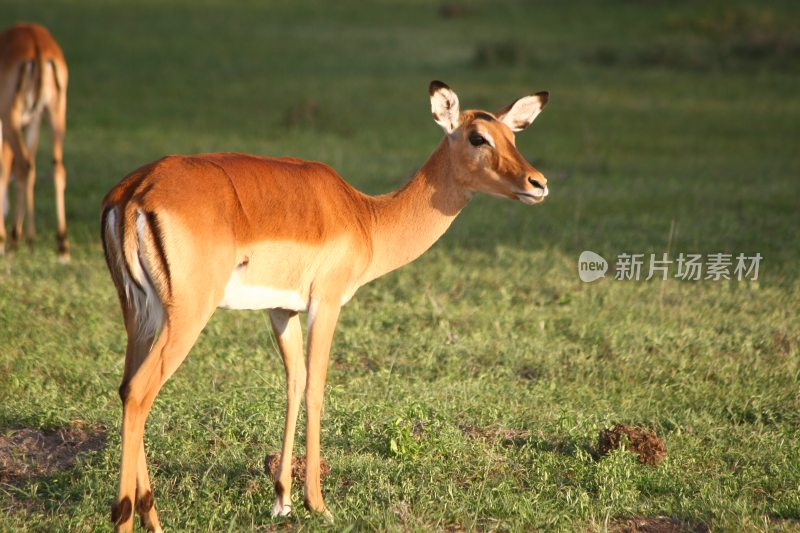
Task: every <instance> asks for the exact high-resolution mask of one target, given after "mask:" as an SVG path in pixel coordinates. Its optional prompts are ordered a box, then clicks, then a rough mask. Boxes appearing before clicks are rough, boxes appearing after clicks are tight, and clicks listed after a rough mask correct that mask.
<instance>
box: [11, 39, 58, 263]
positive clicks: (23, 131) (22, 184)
mask: <svg viewBox="0 0 800 533" xmlns="http://www.w3.org/2000/svg"><path fill="white" fill-rule="evenodd" d="M67 82H68V71H67V63H66V61H65V59H64V54H63V53H62V51H61V48H60V47H59V46H58V43H56V41H55V39H53V37H52V36H51V35H50V33H49V32H48V31H47V29H46V28H44V27H43V26H39V25H37V24H18V25H16V26H12V27H11V28H8V29H7V30H5V31H4V32H3V33H1V34H0V123H2V143H0V209H2V206H3V204H4V202H5V199H6V198H7V195H8V184H9V180H10V176H11V175H12V174H13V175H14V177H15V179H16V181H17V195H16V202H15V203H16V206H15V209H14V220H13V224H12V230H11V236H12V240H11V245H12V246H13V245H15V244H16V241H17V240H19V239H20V238H22V234H23V225H25V229H26V236H27V239H28V241H29V242H33V240H34V238H35V236H36V231H35V228H34V221H33V188H34V183H35V181H36V151H37V149H38V146H39V127H40V122H41V118H42V114H43V113H44V112H46V113H47V115H48V118H49V122H50V127H51V129H52V131H53V181H54V184H55V188H56V216H57V218H58V229H57V231H56V240H57V243H58V244H57V249H58V254H59V257H60V259H61V260H62V261H66V260H68V259H69V241H68V239H67V223H66V217H65V214H64V189H65V187H66V179H67V177H66V171H65V170H64V165H63V161H62V159H63V143H64V134H65V133H66V112H67ZM5 237H6V229H5V220H3V221H2V223H0V253H2V252H3V251H4V246H3V244H4V242H5Z"/></svg>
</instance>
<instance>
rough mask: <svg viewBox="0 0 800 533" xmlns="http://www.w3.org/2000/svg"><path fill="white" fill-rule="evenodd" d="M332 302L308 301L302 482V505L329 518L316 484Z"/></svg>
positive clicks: (334, 310) (336, 309)
mask: <svg viewBox="0 0 800 533" xmlns="http://www.w3.org/2000/svg"><path fill="white" fill-rule="evenodd" d="M335 302H336V303H329V302H316V301H312V303H311V308H310V310H309V313H308V363H307V366H308V379H307V380H306V486H305V502H304V503H305V506H306V509H308V510H309V511H313V512H318V513H323V514H324V515H325V516H326V517H327V518H328V519H329V520H333V516H332V515H331V513H330V511H328V508H327V507H326V506H325V501H324V500H323V498H322V488H321V486H320V473H319V465H320V443H319V428H320V415H321V411H322V400H323V396H324V394H325V378H326V377H327V373H328V357H329V355H330V350H331V343H332V341H333V332H334V330H335V329H336V321H337V319H338V318H339V310H340V305H339V303H338V302H339V300H338V299H337V300H335Z"/></svg>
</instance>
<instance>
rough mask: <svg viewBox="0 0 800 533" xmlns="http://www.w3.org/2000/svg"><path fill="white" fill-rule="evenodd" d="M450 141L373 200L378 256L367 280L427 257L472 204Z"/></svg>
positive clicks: (374, 233) (373, 228) (371, 207)
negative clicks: (399, 183) (456, 171)
mask: <svg viewBox="0 0 800 533" xmlns="http://www.w3.org/2000/svg"><path fill="white" fill-rule="evenodd" d="M447 143H448V139H447V137H445V138H444V139H443V140H442V142H441V144H440V145H439V147H438V148H437V149H436V151H435V152H434V153H433V154H432V155H431V156H430V158H428V160H427V161H426V162H425V164H424V165H423V166H422V168H420V169H419V170H418V171H417V173H416V174H415V175H414V177H412V178H411V180H410V181H409V182H408V183H407V184H406V185H405V187H403V188H402V189H400V190H398V191H395V192H392V193H389V194H385V195H381V196H376V197H372V198H368V200H367V201H368V203H369V204H370V211H371V213H372V218H373V220H372V246H373V256H372V261H371V264H370V267H369V269H368V271H367V275H366V279H365V283H366V282H367V281H370V280H373V279H375V278H377V277H379V276H381V275H383V274H385V273H387V272H390V271H392V270H395V269H396V268H399V267H401V266H403V265H405V264H407V263H409V262H411V261H413V260H414V259H416V258H417V257H419V256H420V255H422V254H423V253H424V252H425V251H426V250H427V249H428V248H430V247H431V246H433V244H434V243H435V242H436V241H437V240H439V238H440V237H441V236H442V235H443V234H444V232H445V231H446V230H447V228H448V227H450V224H451V223H452V222H453V219H455V217H456V216H458V214H459V213H460V212H461V210H462V209H463V208H464V207H465V206H466V205H467V203H468V202H469V193H468V192H467V191H466V190H465V189H464V188H463V187H462V186H460V185H459V183H458V180H457V176H455V175H454V172H453V164H452V161H451V155H450V151H449V149H448V146H447Z"/></svg>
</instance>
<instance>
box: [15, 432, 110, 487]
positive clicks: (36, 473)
mask: <svg viewBox="0 0 800 533" xmlns="http://www.w3.org/2000/svg"><path fill="white" fill-rule="evenodd" d="M105 442H106V430H105V428H103V427H102V426H100V425H91V424H87V423H86V422H82V421H80V420H74V421H73V422H72V423H71V424H70V425H69V426H64V427H62V428H59V429H56V430H50V431H41V430H38V429H29V428H23V429H13V430H8V429H0V481H3V482H8V483H19V482H22V481H25V480H28V479H32V478H37V477H44V476H49V475H52V474H55V473H56V472H62V471H64V470H68V469H69V468H71V467H72V466H73V465H74V464H75V460H76V459H77V457H78V455H80V454H81V453H86V452H91V451H96V450H100V449H102V448H103V446H104V445H105Z"/></svg>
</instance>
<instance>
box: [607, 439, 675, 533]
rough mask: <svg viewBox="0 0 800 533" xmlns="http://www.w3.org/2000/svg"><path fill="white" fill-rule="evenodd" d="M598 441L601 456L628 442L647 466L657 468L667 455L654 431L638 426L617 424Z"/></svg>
mask: <svg viewBox="0 0 800 533" xmlns="http://www.w3.org/2000/svg"><path fill="white" fill-rule="evenodd" d="M597 440H598V442H597V449H598V451H599V453H600V455H601V456H603V455H607V454H609V453H610V452H611V451H612V450H616V449H617V448H619V447H620V446H621V445H622V444H623V442H625V441H626V440H627V443H626V447H627V449H628V450H629V451H632V452H633V453H635V454H636V455H638V456H639V462H640V463H642V464H645V465H650V466H655V465H657V464H659V463H660V462H661V461H663V460H664V456H666V454H667V447H666V446H665V445H664V441H663V440H661V439H660V438H658V436H656V434H655V433H653V432H652V431H650V430H648V429H645V428H641V427H638V426H630V425H628V424H617V425H616V426H614V427H613V428H612V429H604V430H602V431H601V432H600V435H598V438H597ZM648 531H649V530H648Z"/></svg>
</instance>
